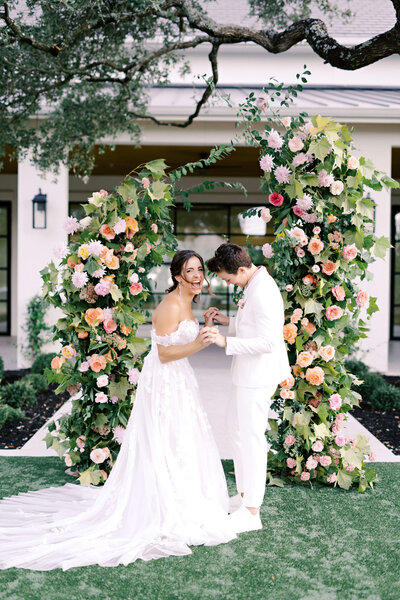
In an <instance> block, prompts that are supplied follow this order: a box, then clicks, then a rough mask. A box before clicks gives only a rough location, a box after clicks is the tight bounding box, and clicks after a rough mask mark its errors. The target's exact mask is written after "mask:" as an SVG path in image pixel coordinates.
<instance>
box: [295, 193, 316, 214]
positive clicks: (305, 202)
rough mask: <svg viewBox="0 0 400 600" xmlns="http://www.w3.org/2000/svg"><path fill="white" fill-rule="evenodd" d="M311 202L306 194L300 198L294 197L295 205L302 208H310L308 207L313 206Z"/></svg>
mask: <svg viewBox="0 0 400 600" xmlns="http://www.w3.org/2000/svg"><path fill="white" fill-rule="evenodd" d="M313 204H314V203H313V200H312V198H311V196H309V195H308V194H303V197H302V198H296V206H298V207H299V208H301V209H302V210H305V211H307V210H310V208H312V207H313Z"/></svg>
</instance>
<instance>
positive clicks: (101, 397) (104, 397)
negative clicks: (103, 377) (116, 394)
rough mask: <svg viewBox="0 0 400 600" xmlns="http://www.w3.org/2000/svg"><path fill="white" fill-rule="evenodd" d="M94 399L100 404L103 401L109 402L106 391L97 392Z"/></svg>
mask: <svg viewBox="0 0 400 600" xmlns="http://www.w3.org/2000/svg"><path fill="white" fill-rule="evenodd" d="M94 401H95V402H97V404H100V403H102V402H108V397H107V395H106V394H105V393H104V392H97V394H96V395H95V397H94Z"/></svg>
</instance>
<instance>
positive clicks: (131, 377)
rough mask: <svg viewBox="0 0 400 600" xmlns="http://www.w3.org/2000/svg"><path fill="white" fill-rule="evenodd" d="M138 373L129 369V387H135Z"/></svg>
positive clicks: (137, 370) (136, 370)
mask: <svg viewBox="0 0 400 600" xmlns="http://www.w3.org/2000/svg"><path fill="white" fill-rule="evenodd" d="M139 377H140V371H139V369H136V368H135V369H129V371H128V379H129V383H130V384H131V385H136V384H137V382H138V381H139Z"/></svg>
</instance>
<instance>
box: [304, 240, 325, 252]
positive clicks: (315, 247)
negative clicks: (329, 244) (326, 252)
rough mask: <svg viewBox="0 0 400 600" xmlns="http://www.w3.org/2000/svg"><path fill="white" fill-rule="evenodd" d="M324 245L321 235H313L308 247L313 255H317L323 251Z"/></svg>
mask: <svg viewBox="0 0 400 600" xmlns="http://www.w3.org/2000/svg"><path fill="white" fill-rule="evenodd" d="M324 247H325V244H324V242H323V241H322V240H320V239H319V237H313V238H311V240H310V242H309V244H308V246H307V249H308V251H309V252H310V253H311V254H312V255H313V256H316V255H317V254H320V253H321V252H322V250H323V249H324Z"/></svg>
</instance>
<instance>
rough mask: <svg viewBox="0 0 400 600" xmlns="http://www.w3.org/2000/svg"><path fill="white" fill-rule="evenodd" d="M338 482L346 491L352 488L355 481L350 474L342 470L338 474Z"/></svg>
mask: <svg viewBox="0 0 400 600" xmlns="http://www.w3.org/2000/svg"><path fill="white" fill-rule="evenodd" d="M337 482H338V486H339V487H341V488H343V489H344V490H348V489H350V488H351V484H352V482H353V479H352V477H351V476H350V475H349V474H348V473H346V471H342V470H340V471H338V474H337Z"/></svg>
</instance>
